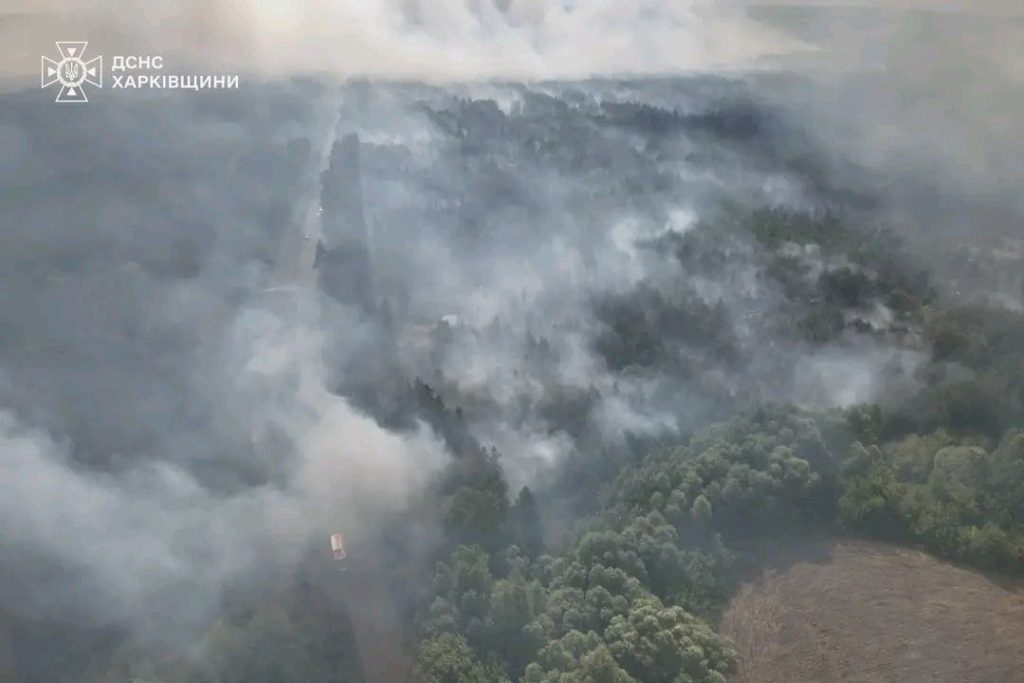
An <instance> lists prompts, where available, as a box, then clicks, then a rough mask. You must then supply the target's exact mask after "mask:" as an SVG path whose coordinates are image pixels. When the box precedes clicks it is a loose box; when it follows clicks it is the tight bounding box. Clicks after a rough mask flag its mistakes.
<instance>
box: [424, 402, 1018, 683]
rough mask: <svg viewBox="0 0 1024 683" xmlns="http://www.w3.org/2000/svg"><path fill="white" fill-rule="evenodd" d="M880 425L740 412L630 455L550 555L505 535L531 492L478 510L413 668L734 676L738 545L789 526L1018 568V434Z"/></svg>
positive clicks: (439, 674) (531, 678) (787, 411)
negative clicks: (993, 441) (897, 431)
mask: <svg viewBox="0 0 1024 683" xmlns="http://www.w3.org/2000/svg"><path fill="white" fill-rule="evenodd" d="M884 428H885V420H884V418H883V416H882V412H881V410H879V409H878V407H877V406H859V407H855V408H851V409H848V410H842V411H839V410H835V411H829V412H824V413H807V412H804V411H800V410H797V409H795V408H791V407H784V406H766V407H760V408H757V409H752V410H748V411H744V412H743V413H742V414H740V415H737V416H736V417H734V418H732V419H730V420H729V421H726V422H723V423H718V424H715V425H712V426H710V427H707V428H706V429H704V430H702V431H700V432H699V433H698V434H696V435H695V436H694V437H693V438H692V439H691V440H690V441H689V443H687V444H686V445H679V446H675V447H668V448H661V449H657V450H655V451H654V452H652V453H650V454H649V455H648V456H646V457H645V458H644V459H643V460H642V462H640V463H638V464H636V465H634V466H629V467H626V468H625V469H624V470H623V471H622V472H621V473H620V474H619V475H618V477H616V478H615V480H614V481H612V482H611V483H609V485H608V486H607V487H606V490H605V495H604V496H603V500H602V503H603V506H602V508H603V509H602V511H601V512H600V513H599V514H598V515H596V516H594V517H593V518H591V519H589V520H586V522H585V523H584V524H583V525H582V528H581V532H580V533H579V534H578V535H577V536H576V537H575V540H574V541H573V542H571V543H569V544H567V545H565V546H564V547H560V548H559V549H558V551H557V552H555V551H551V550H549V551H548V552H541V545H540V542H539V540H538V538H537V536H536V535H533V536H532V545H531V547H530V549H529V550H524V549H523V548H522V547H520V546H519V545H518V544H517V543H514V542H512V541H513V539H515V538H517V536H516V535H517V534H522V524H523V522H522V520H523V519H525V518H529V519H530V520H531V522H530V528H531V534H536V533H537V531H538V529H537V526H536V524H537V522H536V516H535V515H534V514H533V513H532V512H530V513H526V512H525V511H527V510H532V508H533V506H534V503H533V500H532V495H531V494H530V492H529V491H528V490H526V489H524V490H523V491H522V492H521V493H520V495H519V497H518V500H517V501H516V503H515V504H514V505H512V506H510V507H508V508H507V512H506V513H504V515H503V516H502V514H500V513H499V517H502V519H501V521H500V523H498V524H497V526H493V523H494V517H493V516H487V515H479V516H478V515H473V517H474V518H479V519H482V520H487V524H488V525H491V526H492V528H494V529H495V530H496V533H494V534H493V535H490V536H487V537H481V536H467V537H466V540H467V541H468V540H470V538H474V540H475V541H477V542H475V543H462V544H458V545H456V546H455V547H454V549H453V550H452V551H451V552H450V553H449V554H448V556H447V557H446V558H445V559H444V560H443V561H442V562H440V563H439V564H438V566H437V571H436V573H435V576H434V580H433V585H432V587H431V592H430V594H429V596H428V597H427V598H426V599H425V600H424V602H423V607H422V610H421V613H420V617H419V620H420V628H421V631H422V634H423V638H422V640H421V642H420V645H419V649H418V666H419V673H420V675H421V676H422V678H423V679H424V680H425V681H428V682H438V683H439V682H441V681H481V682H482V681H528V682H530V683H541V682H552V683H554V682H557V683H569V682H573V681H580V682H583V681H618V682H628V681H644V682H647V681H653V682H658V681H665V682H666V683H668V682H675V681H722V680H725V679H726V677H727V676H728V675H729V673H730V672H731V671H733V668H734V666H735V658H736V655H735V652H734V650H733V649H732V647H731V646H730V644H729V643H728V642H727V641H726V640H725V639H723V638H722V637H721V636H719V635H718V634H716V633H715V631H714V630H713V628H712V624H713V623H714V620H715V617H716V615H717V613H718V611H719V610H720V609H721V608H722V607H723V606H724V605H725V603H726V601H727V600H728V598H729V596H730V594H731V591H732V589H733V587H734V586H735V585H736V582H737V581H738V579H739V578H740V576H741V573H742V571H743V569H744V568H746V567H748V566H749V564H750V562H752V561H753V560H752V558H749V557H746V556H745V555H744V551H743V550H742V549H743V548H745V547H748V544H747V543H744V541H750V540H752V539H758V538H760V539H770V538H778V537H780V536H782V535H785V534H786V533H787V532H799V531H804V530H808V529H821V528H828V527H830V526H835V527H844V528H847V529H852V530H857V531H863V532H866V533H869V534H872V535H875V536H878V537H880V538H886V539H897V540H904V541H914V542H921V543H923V544H924V545H925V546H926V547H928V548H929V549H931V550H932V551H934V552H936V553H938V554H940V555H943V556H946V557H950V558H953V559H958V560H962V561H966V562H971V563H974V564H977V565H980V566H985V567H990V568H994V569H999V570H1002V571H1014V572H1024V433H1022V432H1018V431H1012V432H1009V433H1008V434H1006V435H1005V436H1004V438H1003V439H1002V440H1001V441H1000V443H999V444H998V445H997V447H995V448H993V449H991V450H989V449H986V447H985V445H984V440H983V439H981V438H980V437H956V436H951V435H950V434H948V433H946V432H943V431H938V432H935V433H932V434H927V435H923V436H919V435H911V436H905V437H900V438H897V439H895V440H891V441H885V440H883V439H882V438H881V435H882V433H883V430H884ZM463 495H465V494H463ZM484 500H485V497H483V496H482V497H480V498H479V501H480V502H481V505H483V507H484V509H487V510H490V511H493V509H494V508H493V505H491V504H490V503H487V504H486V505H484V504H483V501H484ZM460 507H461V506H460ZM457 509H459V508H457V507H455V506H453V515H455V516H457V517H458V518H459V519H465V518H466V514H465V510H460V511H459V512H458V513H456V512H455V510H457ZM480 512H483V510H480ZM452 530H453V531H456V533H457V534H459V535H461V534H463V533H464V530H463V528H462V527H452ZM476 531H479V530H476ZM471 533H472V534H475V533H476V532H475V531H474V532H471Z"/></svg>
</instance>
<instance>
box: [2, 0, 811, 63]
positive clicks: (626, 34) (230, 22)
mask: <svg viewBox="0 0 1024 683" xmlns="http://www.w3.org/2000/svg"><path fill="white" fill-rule="evenodd" d="M17 4H18V3H17V2H15V5H17ZM72 27H74V29H72ZM0 30H3V29H0ZM68 30H77V32H78V34H86V33H87V34H89V35H90V36H92V39H93V41H94V44H96V45H97V46H99V45H101V44H102V45H104V46H105V47H103V48H102V49H103V50H104V51H105V52H107V53H108V54H109V53H113V54H132V53H133V52H134V51H139V53H141V54H163V55H166V56H168V61H169V63H170V62H176V63H179V64H180V63H182V62H187V63H193V64H195V63H199V64H203V65H205V66H207V67H210V66H212V65H216V66H218V67H221V68H225V69H226V68H231V69H235V70H242V71H244V72H247V73H259V74H264V75H266V74H278V75H280V74H294V73H329V74H332V75H334V76H342V77H349V76H364V77H372V78H402V79H414V80H419V81H431V82H437V81H450V80H453V79H461V80H465V79H487V78H578V77H585V76H589V75H596V74H640V73H642V74H651V73H674V72H678V71H680V70H696V69H707V68H711V67H717V66H725V67H730V68H736V67H737V66H743V65H749V64H751V63H752V62H753V60H755V59H757V58H758V57H761V56H763V55H766V54H776V53H779V52H783V51H787V50H789V49H791V48H792V47H793V43H792V41H789V40H786V39H782V38H780V37H779V36H778V35H777V33H776V32H774V31H769V30H766V29H764V27H757V26H755V25H754V24H753V23H752V22H750V21H749V20H747V19H746V18H745V17H744V15H743V13H742V12H740V11H737V10H735V9H734V8H733V9H730V8H727V7H726V6H723V5H721V4H719V3H714V2H710V1H708V0H669V1H666V0H645V1H643V2H618V1H617V0H559V1H558V2H548V1H546V0H477V1H473V2H465V1H464V0H369V1H366V2H329V1H326V0H272V1H269V2H247V1H242V0H217V1H215V2H206V1H202V2H201V1H198V0H197V1H194V2H192V1H187V2H174V3H166V4H161V5H159V6H155V5H153V4H152V3H149V2H144V1H142V0H138V1H135V2H129V3H108V2H104V1H102V0H93V1H91V2H75V3H68V2H50V3H42V4H40V3H34V2H33V3H28V4H27V5H26V6H24V7H17V6H15V7H12V8H11V17H10V19H9V28H8V29H7V30H5V31H3V33H0V37H3V38H8V39H9V40H7V41H6V42H7V43H8V46H7V49H8V50H11V51H12V52H15V53H16V54H14V55H9V57H11V59H8V64H11V65H13V66H10V67H8V68H9V69H10V70H11V71H13V72H15V73H26V74H27V73H34V69H35V68H36V67H37V66H38V59H39V58H38V54H39V50H40V49H41V48H42V47H43V46H45V45H46V44H47V43H48V42H49V41H52V40H53V38H51V37H49V36H52V35H54V32H55V31H56V32H57V33H59V34H61V35H63V32H66V31H68Z"/></svg>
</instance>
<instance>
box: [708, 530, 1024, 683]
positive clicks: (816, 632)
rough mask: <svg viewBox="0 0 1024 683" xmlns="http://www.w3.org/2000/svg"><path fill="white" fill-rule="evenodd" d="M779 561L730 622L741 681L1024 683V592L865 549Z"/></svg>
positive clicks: (836, 547)
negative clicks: (737, 652) (737, 655)
mask: <svg viewBox="0 0 1024 683" xmlns="http://www.w3.org/2000/svg"><path fill="white" fill-rule="evenodd" d="M773 561H774V562H775V565H776V568H775V569H769V570H766V571H765V572H764V573H763V574H762V575H761V576H759V577H757V578H756V579H754V580H753V581H751V582H749V583H747V584H745V585H744V586H743V587H742V589H741V590H740V592H739V594H738V595H737V597H736V599H735V600H734V601H733V603H732V604H731V605H730V607H729V609H728V610H727V612H726V614H725V615H724V617H723V621H722V624H721V628H722V631H723V632H724V633H725V634H726V635H728V636H729V637H731V638H732V639H733V640H734V641H735V642H736V645H737V649H738V650H739V653H740V671H739V672H738V674H737V676H736V677H735V678H734V681H735V682H736V683H832V682H833V681H842V682H844V683H845V682H857V683H867V682H869V681H870V682H872V683H875V682H881V681H885V682H890V681H892V682H899V683H918V682H921V683H946V682H949V683H1024V584H1021V583H1019V582H1010V581H1003V580H1001V579H993V578H990V577H987V576H985V575H983V574H979V573H977V572H973V571H970V570H967V569H962V568H959V567H956V566H954V565H951V564H949V563H946V562H943V561H941V560H937V559H935V558H933V557H931V556H929V555H926V554H924V553H922V552H918V551H916V550H909V549H906V548H899V547H894V546H889V545H884V544H880V543H872V542H866V541H860V540H839V541H825V540H816V541H806V542H803V543H800V544H796V545H795V546H793V547H792V548H789V549H787V550H785V551H783V552H782V553H781V554H780V556H777V557H775V558H773Z"/></svg>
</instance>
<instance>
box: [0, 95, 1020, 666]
mask: <svg viewBox="0 0 1024 683" xmlns="http://www.w3.org/2000/svg"><path fill="white" fill-rule="evenodd" d="M774 78H775V77H773V76H765V77H761V76H757V75H752V76H750V77H745V78H726V77H717V76H716V77H713V76H690V77H680V78H664V79H656V78H651V79H625V80H616V79H607V80H592V81H572V82H544V83H536V84H529V85H526V84H516V83H511V84H510V83H497V82H494V83H490V82H489V83H483V84H473V85H451V86H445V87H440V86H427V85H422V84H413V83H393V84H376V83H371V82H368V81H362V80H353V81H351V82H349V83H347V84H346V85H345V86H344V87H343V88H342V89H341V91H340V98H339V97H338V92H337V89H336V87H335V86H334V85H330V86H327V85H324V84H322V83H319V82H317V81H315V80H306V79H295V80H293V81H289V82H287V83H285V84H281V85H278V86H277V87H276V88H271V87H268V88H265V89H264V90H263V91H262V92H255V89H253V91H252V92H249V93H247V95H246V99H239V98H236V99H231V98H228V97H221V96H220V95H223V93H217V94H216V96H213V95H211V96H210V97H206V96H205V94H204V96H202V97H197V99H195V100H190V101H188V103H187V104H183V103H181V102H178V101H177V100H175V101H174V107H169V106H168V107H164V106H163V105H165V104H168V101H167V100H162V99H160V98H155V99H153V100H152V101H148V100H147V101H142V100H140V101H139V102H138V103H133V104H132V105H131V106H132V108H130V109H128V108H126V109H125V110H123V111H122V110H121V109H118V108H116V107H109V106H108V107H107V108H102V107H100V106H97V107H95V108H94V109H91V110H89V112H88V113H86V114H83V118H82V119H80V120H79V122H78V123H77V124H75V125H74V126H71V125H67V126H64V125H58V123H60V122H59V121H58V120H57V119H53V120H46V121H45V122H46V123H48V124H49V126H48V127H44V126H41V124H39V121H40V120H42V119H43V118H44V117H43V115H40V114H39V113H38V110H37V109H36V108H35V104H36V103H35V102H34V101H33V100H31V99H30V98H29V97H28V96H27V95H19V96H18V97H17V98H14V99H13V106H12V111H13V112H14V116H13V119H12V120H14V123H12V124H11V125H10V126H8V127H7V128H5V129H0V133H3V135H6V136H7V137H5V138H0V143H4V144H8V145H9V147H10V149H12V150H13V152H12V154H14V153H17V155H18V157H17V158H18V159H19V163H21V164H22V166H23V168H24V169H26V170H25V171H24V174H25V177H26V178H28V180H25V181H24V182H22V181H21V180H17V181H14V180H8V181H6V184H3V185H0V190H3V194H2V195H0V199H4V198H6V200H7V201H6V202H5V204H6V206H5V207H0V209H3V212H2V213H0V218H3V219H5V220H6V221H7V224H10V225H12V226H15V227H16V228H17V230H15V231H13V232H12V233H11V234H12V235H13V236H9V237H6V236H5V237H4V238H3V239H6V240H8V241H6V242H2V244H3V245H4V246H7V245H10V248H9V249H0V264H2V265H3V266H4V268H3V270H4V275H3V277H4V278H6V280H5V283H4V284H5V287H6V286H7V283H10V287H9V288H8V289H7V290H5V291H10V292H12V293H13V295H12V296H8V297H5V296H0V313H3V314H4V315H3V316H0V317H3V318H4V321H3V322H0V399H2V401H0V403H2V405H0V454H2V455H4V456H6V457H5V459H4V460H0V464H2V465H5V466H6V469H5V470H3V472H4V473H6V474H9V475H10V476H9V477H8V479H9V480H10V482H14V483H8V484H6V486H7V488H6V489H4V494H5V495H4V496H0V502H3V503H4V504H5V507H3V508H2V511H3V513H4V514H5V515H6V516H7V517H8V518H9V519H10V524H9V528H10V529H11V530H12V531H11V534H10V538H7V537H5V538H2V539H0V551H3V565H4V566H3V571H2V572H0V573H2V574H3V575H4V577H5V580H4V581H0V588H3V590H4V591H5V592H4V593H3V594H2V595H0V683H8V681H10V682H11V683H15V682H17V683H80V682H82V681H85V682H88V683H124V682H125V681H128V682H130V683H256V682H258V683H286V682H292V681H301V682H303V683H338V682H339V681H344V682H347V683H363V682H368V683H381V681H386V682H387V683H402V682H403V681H422V682H423V683H463V682H465V683H504V682H508V683H511V682H519V683H630V682H635V683H713V682H723V681H728V680H730V678H731V677H732V676H734V674H735V673H736V671H737V667H738V666H739V657H740V654H739V650H738V648H737V647H736V646H735V645H734V643H733V642H730V640H729V638H727V637H726V636H725V635H723V634H724V633H725V631H724V629H723V628H722V623H723V614H724V613H725V611H726V610H727V608H728V607H729V605H730V602H731V601H733V599H734V598H735V597H736V595H737V594H738V591H740V589H741V586H743V585H744V583H745V582H746V581H747V580H748V579H749V578H750V577H752V576H754V575H755V574H757V572H759V571H760V570H762V569H763V567H764V560H765V556H766V555H768V554H770V553H771V552H772V551H773V549H775V548H776V547H780V546H782V545H784V544H786V543H787V542H788V541H789V540H790V539H799V538H803V537H809V536H815V537H822V536H824V537H828V538H832V539H835V538H844V537H845V538H852V537H856V538H868V539H876V540H878V541H880V542H885V543H889V544H893V545H894V546H898V547H902V548H917V549H923V550H924V551H927V552H928V553H931V554H932V555H934V556H936V557H940V558H944V559H945V560H947V561H949V562H951V563H955V564H956V565H958V566H961V567H967V568H970V569H971V570H972V571H979V572H985V573H987V574H986V575H987V576H993V577H996V578H1002V577H1007V576H1020V575H1022V574H1024V346H1022V345H1021V343H1020V340H1021V339H1024V308H1022V306H1024V301H1022V298H1021V297H1022V296H1024V290H1022V284H1024V280H1022V279H1021V272H1022V271H1021V268H1020V266H1021V264H1022V263H1024V243H1021V241H1020V240H1019V239H1017V238H1016V237H1015V236H1014V235H1013V234H1009V233H1008V231H1005V230H1004V231H1002V232H1000V230H998V229H996V228H995V227H993V226H992V225H989V224H984V227H985V228H986V229H985V230H981V229H979V230H978V231H977V234H973V233H972V234H970V235H967V236H965V235H964V233H963V232H959V233H958V232H957V230H958V229H960V228H961V227H962V226H960V225H959V223H957V220H952V219H951V223H956V225H953V226H952V227H951V226H950V225H949V224H947V223H943V222H942V221H941V220H939V219H938V218H935V219H934V224H933V223H931V222H929V221H930V220H932V219H933V218H934V214H935V213H941V208H938V209H937V208H935V207H933V206H928V207H925V208H927V209H928V211H924V210H923V209H922V210H921V211H919V212H917V213H915V211H912V210H910V209H908V208H907V206H906V204H910V205H913V206H911V209H915V210H916V209H920V208H921V207H920V206H918V205H920V204H927V203H928V202H929V201H930V200H931V199H934V198H935V197H934V196H932V195H929V194H928V192H935V194H936V195H941V198H942V199H946V197H945V195H944V194H943V193H944V192H945V191H946V189H947V188H946V187H944V186H941V183H940V184H939V187H938V189H936V188H934V187H926V186H925V184H924V183H919V184H915V183H918V181H919V178H917V177H916V176H915V177H913V178H910V179H908V178H907V177H906V176H905V175H901V174H902V173H904V170H905V169H903V168H902V167H898V168H897V167H894V169H895V170H893V169H890V168H888V167H886V168H882V169H880V168H878V167H870V166H869V165H867V164H861V165H858V163H855V162H854V161H852V160H850V159H848V158H846V157H844V156H843V155H842V154H840V153H839V152H838V151H837V148H835V147H832V146H830V145H827V144H825V143H823V142H822V140H821V139H820V137H817V134H818V133H820V131H818V130H817V129H816V126H817V125H818V123H819V122H818V121H816V120H814V118H813V117H808V116H806V115H805V113H804V112H803V111H799V112H796V110H797V109H799V107H797V106H795V105H794V106H789V107H787V106H784V105H780V104H779V103H778V99H776V98H773V97H772V96H771V95H770V94H769V93H774V92H775V91H776V90H777V89H779V88H784V87H785V88H791V89H792V90H791V91H790V93H789V94H793V93H799V92H801V88H809V89H811V90H814V87H817V86H809V85H808V84H807V83H806V82H804V81H803V80H801V79H800V78H798V77H789V79H788V80H787V79H785V78H779V79H778V80H773V79H774ZM33 94H35V93H34V91H33ZM230 94H231V95H236V94H238V93H230ZM794 97H795V95H794ZM339 99H340V103H339ZM125 112H127V113H125ZM795 112H796V113H795ZM822 115H823V116H824V114H822ZM49 116H51V117H56V116H57V115H54V114H49ZM90 117H92V118H90ZM109 120H117V121H123V120H132V121H135V120H138V121H145V122H146V125H145V126H143V125H142V124H139V128H138V130H135V129H129V130H130V131H131V135H128V134H125V135H124V136H123V137H119V138H117V139H116V141H112V140H111V139H109V138H103V137H101V136H95V135H84V134H81V131H82V130H93V129H96V130H98V129H100V128H103V127H104V126H106V124H107V123H108V122H109ZM50 129H52V130H53V131H54V132H52V133H50ZM104 129H105V128H104ZM12 131H13V132H12ZM153 131H157V132H153ZM168 131H170V132H174V133H175V134H174V135H170V134H166V133H167V132H168ZM158 133H159V134H158ZM179 133H180V134H181V135H190V136H192V137H191V138H188V139H190V140H192V141H193V142H196V144H194V145H181V144H180V142H179V140H180V139H181V135H179ZM133 136H134V137H133ZM5 140H6V141H7V142H4V141H5ZM12 140H13V142H11V141H12ZM115 142H116V143H117V144H118V145H121V147H116V146H115V144H114V143H115ZM111 150H113V151H111ZM68 157H70V158H72V159H78V160H79V161H78V162H76V163H73V164H70V165H65V164H64V163H63V160H64V159H65V158H68ZM143 160H144V161H145V163H143ZM896 166H898V165H896ZM140 169H141V170H140ZM32 174H35V175H32ZM146 174H148V175H146ZM909 175H914V174H913V173H911V174H909ZM150 176H152V178H154V179H155V180H154V182H152V183H148V182H144V181H143V179H144V178H149V177H150ZM0 180H2V178H0ZM157 181H159V182H157ZM54 184H58V185H60V184H63V185H69V186H75V187H77V188H79V189H78V190H77V191H76V192H68V193H57V194H56V195H54V194H52V193H51V192H50V191H49V190H48V189H47V188H49V187H52V186H54ZM890 185H891V186H892V187H889V186H890ZM111 188H121V189H122V190H123V189H124V188H127V190H125V191H122V192H113V191H110V190H111ZM154 188H161V189H159V190H157V189H154ZM897 190H898V191H897ZM907 197H910V199H909V200H908V199H907ZM922 197H925V199H922ZM936 201H938V200H936ZM949 201H950V202H951V203H953V204H955V203H956V202H955V201H954V200H952V199H951V200H949ZM993 201H994V200H993ZM81 202H85V203H86V204H87V205H88V206H89V207H91V209H93V210H95V213H96V214H97V216H99V218H97V220H95V221H92V222H90V223H89V225H87V226H84V227H82V228H81V231H82V232H81V233H80V234H79V233H76V234H75V237H74V239H71V238H62V237H60V235H61V233H60V232H59V231H58V230H57V227H55V226H59V225H61V224H63V223H68V222H70V218H69V217H74V216H77V215H78V213H76V212H78V211H79V209H80V203H81ZM901 202H904V203H901ZM964 202H965V203H966V200H964ZM961 208H963V207H961ZM933 209H934V211H932V210H933ZM963 211H964V214H963V215H965V216H972V215H974V214H971V213H970V211H969V210H968V208H963ZM921 215H926V219H922V218H921ZM986 215H987V214H986ZM965 220H966V219H965ZM922 223H924V226H925V227H924V228H922ZM992 224H993V225H994V224H999V225H1002V223H1000V222H999V221H997V220H994V219H993V221H992ZM978 225H982V222H981V221H979V223H978ZM12 230H13V229H12ZM7 320H10V321H11V322H9V323H8V322H7ZM57 321H62V322H60V324H58V322H57ZM34 340H42V341H38V342H37V341H34ZM7 406H10V407H9V408H8V407H7ZM22 482H34V483H35V485H34V486H32V487H26V486H22V485H21V483H22ZM55 500H57V501H60V502H61V503H62V504H61V505H54V504H53V501H55ZM338 532H344V536H345V538H346V543H347V546H348V552H347V556H346V557H345V558H344V559H334V558H332V555H331V552H330V546H329V545H328V543H327V541H328V539H330V538H331V535H332V534H334V533H338ZM69 539H70V540H69ZM26 597H30V598H32V599H31V600H30V601H29V600H26V599H25V598H26Z"/></svg>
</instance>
